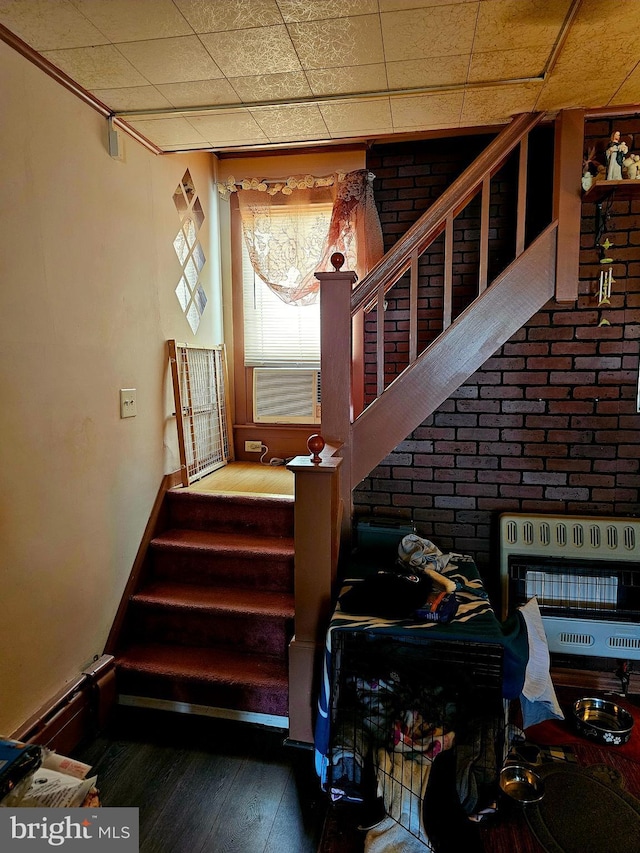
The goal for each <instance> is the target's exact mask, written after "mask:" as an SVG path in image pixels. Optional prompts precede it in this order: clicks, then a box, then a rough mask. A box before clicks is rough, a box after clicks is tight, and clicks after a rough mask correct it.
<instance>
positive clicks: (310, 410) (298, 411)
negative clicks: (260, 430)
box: [253, 367, 320, 424]
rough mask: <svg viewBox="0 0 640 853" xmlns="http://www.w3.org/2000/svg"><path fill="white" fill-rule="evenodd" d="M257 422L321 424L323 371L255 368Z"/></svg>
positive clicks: (255, 416)
mask: <svg viewBox="0 0 640 853" xmlns="http://www.w3.org/2000/svg"><path fill="white" fill-rule="evenodd" d="M253 421H254V423H256V424H319V423H320V371H319V370H311V369H308V368H302V367H255V368H254V370H253Z"/></svg>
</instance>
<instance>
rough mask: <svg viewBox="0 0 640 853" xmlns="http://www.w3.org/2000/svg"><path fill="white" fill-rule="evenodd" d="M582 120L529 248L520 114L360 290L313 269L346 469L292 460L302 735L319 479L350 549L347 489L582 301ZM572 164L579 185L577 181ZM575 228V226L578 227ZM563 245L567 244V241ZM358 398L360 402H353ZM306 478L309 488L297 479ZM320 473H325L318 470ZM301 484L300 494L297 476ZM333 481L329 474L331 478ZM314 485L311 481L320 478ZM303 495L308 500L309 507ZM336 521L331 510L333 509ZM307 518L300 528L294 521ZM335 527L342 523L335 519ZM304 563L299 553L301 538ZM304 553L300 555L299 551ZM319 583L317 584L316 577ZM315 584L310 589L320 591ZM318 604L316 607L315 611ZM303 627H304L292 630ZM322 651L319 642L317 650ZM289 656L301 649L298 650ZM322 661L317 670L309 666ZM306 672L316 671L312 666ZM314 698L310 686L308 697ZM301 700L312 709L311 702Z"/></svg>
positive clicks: (339, 276)
mask: <svg viewBox="0 0 640 853" xmlns="http://www.w3.org/2000/svg"><path fill="white" fill-rule="evenodd" d="M581 116H582V113H580V117H578V116H570V117H569V120H563V116H562V114H560V115H559V116H558V117H557V118H556V139H555V175H554V203H553V221H552V222H551V223H550V224H549V225H548V226H547V227H546V228H545V229H544V230H543V232H542V233H541V234H540V235H539V236H538V237H537V238H536V239H535V240H534V241H533V242H532V243H531V245H530V246H528V247H527V246H526V245H525V213H526V207H527V204H526V184H527V180H526V172H527V154H528V135H529V133H530V131H531V130H532V129H533V128H534V127H535V126H536V125H537V124H538V123H539V121H540V120H541V118H542V115H539V114H523V115H519V116H517V117H516V118H514V119H513V121H512V122H511V123H510V124H509V125H507V126H506V127H505V128H504V129H503V130H502V131H501V133H499V134H498V136H497V137H496V138H495V139H494V140H493V141H492V142H491V143H490V144H489V146H488V147H487V148H486V149H485V150H484V151H483V152H482V154H480V156H479V157H478V158H477V159H476V160H475V161H474V162H473V163H472V164H471V166H470V167H469V168H468V169H467V170H466V171H465V172H464V173H463V174H462V175H461V176H460V177H459V178H458V179H457V180H455V181H454V182H453V183H452V184H451V185H450V187H449V188H448V189H447V190H445V192H443V194H442V195H441V196H440V198H439V199H438V200H437V201H436V202H435V203H434V204H433V205H432V207H431V208H429V210H428V211H427V212H426V213H425V214H423V216H422V217H421V218H420V219H419V220H418V221H417V222H416V223H415V224H414V225H413V226H412V227H411V228H410V229H409V230H408V231H407V232H406V234H405V235H404V236H403V237H402V238H400V240H398V242H397V243H396V244H395V246H394V247H393V248H392V249H391V251H390V252H388V253H387V254H386V255H385V256H384V258H382V259H381V261H380V262H379V263H378V264H377V265H376V266H375V267H374V268H373V269H372V270H371V271H370V272H369V274H368V275H367V276H366V277H365V278H364V279H363V280H362V282H360V283H359V284H358V286H357V287H355V288H354V283H355V280H356V276H355V273H353V272H351V271H348V270H347V271H342V270H340V271H336V272H332V273H328V272H322V273H317V278H318V279H319V280H320V313H321V318H322V328H321V348H322V349H321V351H322V356H321V371H322V429H321V432H322V435H323V436H324V438H325V439H326V441H327V443H330V444H331V445H333V447H334V448H339V451H338V452H339V456H340V458H341V462H342V464H341V465H340V466H339V467H338V466H337V465H336V464H335V463H336V462H337V461H339V460H338V459H336V458H335V455H332V457H331V458H332V460H333V461H332V463H331V465H330V466H328V467H325V466H324V465H318V464H315V465H314V464H313V463H310V462H309V461H308V459H307V458H306V457H297V458H296V459H295V460H293V462H292V463H291V465H290V466H289V467H290V468H291V469H292V470H294V471H295V470H296V468H298V469H299V470H298V471H296V531H295V537H296V586H297V585H298V583H300V584H301V588H302V589H303V590H304V591H305V592H304V595H303V596H301V598H300V602H299V600H298V592H296V625H297V624H298V615H297V614H298V608H299V605H300V607H303V608H306V610H307V612H311V613H312V614H314V616H312V618H311V619H306V621H305V628H304V637H300V644H301V645H300V647H299V648H298V649H297V652H296V654H295V655H292V658H293V659H294V661H295V681H297V682H298V683H299V684H301V685H302V690H303V692H304V695H305V697H306V698H304V699H302V700H301V701H299V702H298V704H297V705H295V703H296V699H295V698H294V697H293V694H295V692H296V691H297V688H296V686H295V684H293V683H292V681H291V679H290V685H291V686H292V688H293V691H292V702H293V703H294V705H295V707H294V706H290V720H291V725H292V727H293V729H294V730H295V732H296V733H297V739H300V740H311V739H312V730H313V728H312V718H313V714H312V710H311V708H310V706H309V705H308V702H309V695H308V692H307V691H308V690H309V688H310V687H311V685H313V681H314V680H313V674H314V672H316V673H317V672H318V669H317V665H318V660H317V657H318V654H319V652H320V651H321V649H322V646H323V644H322V636H321V635H322V630H323V625H324V623H322V622H321V624H313V623H314V618H315V617H317V616H319V615H320V614H321V613H324V612H325V611H326V602H327V595H328V594H329V591H330V590H331V587H332V583H333V581H334V579H335V577H336V571H335V562H334V561H335V560H336V559H337V552H336V550H335V549H334V548H333V547H332V546H331V544H330V542H329V541H326V542H325V544H324V545H323V546H322V547H321V549H320V550H321V551H322V553H319V552H318V551H313V549H312V548H311V547H310V546H309V542H310V541H311V542H313V541H314V539H315V541H316V542H317V538H316V533H317V530H316V527H317V525H316V522H315V521H314V518H315V517H316V514H317V516H318V518H320V519H322V522H321V529H322V530H323V531H325V537H326V536H327V534H326V531H328V530H331V529H333V528H332V523H331V521H330V516H329V515H328V514H327V513H328V512H329V503H327V504H326V506H325V507H323V506H322V505H321V501H320V499H319V498H320V494H319V492H318V490H317V487H319V486H320V484H321V481H323V480H326V478H327V477H328V478H329V480H333V481H335V480H336V478H338V479H339V483H338V484H337V485H338V489H339V496H338V499H337V500H336V498H335V495H334V492H333V487H330V486H328V485H327V486H324V487H323V488H321V489H320V491H322V490H323V489H324V490H325V491H326V492H327V495H328V496H329V495H333V497H331V498H330V499H329V497H327V501H329V502H330V504H331V505H333V506H334V507H338V506H339V507H341V508H342V515H341V517H342V521H341V539H342V545H343V547H344V546H345V545H347V546H348V545H349V543H350V534H351V521H352V489H353V488H354V487H355V486H356V485H357V484H358V483H359V482H360V481H361V480H362V479H363V478H364V477H366V476H367V475H368V474H369V473H370V472H371V471H372V470H373V469H374V468H375V466H376V465H378V464H379V463H380V462H381V461H382V459H384V457H385V456H386V455H387V454H388V453H389V452H391V451H392V450H393V448H394V447H396V446H397V444H398V443H399V442H401V441H403V440H404V439H405V438H406V437H407V436H408V435H409V434H410V433H411V432H412V431H413V430H414V429H416V428H417V427H418V426H419V425H420V424H421V423H422V422H423V421H424V420H425V419H426V418H427V417H429V415H431V414H432V413H433V412H434V411H435V409H436V408H437V407H438V406H439V405H440V404H441V403H442V402H443V401H444V400H446V399H447V398H448V397H449V396H450V395H451V393H453V391H455V390H456V388H458V387H459V386H460V385H462V384H463V383H464V382H465V381H466V380H467V379H468V378H469V377H470V376H471V375H472V374H473V373H474V372H475V371H476V370H477V369H478V368H479V367H480V366H481V365H482V364H483V363H484V361H486V359H487V358H489V357H490V356H491V355H492V354H493V353H494V352H495V351H496V350H497V349H498V348H499V347H500V346H501V345H502V344H503V343H505V341H507V340H508V339H509V338H510V337H511V336H512V335H513V334H514V333H515V332H517V331H518V330H519V329H520V328H521V327H522V326H523V325H524V324H525V323H526V322H527V320H529V319H530V318H531V317H532V316H533V314H535V312H536V311H537V310H539V309H540V308H541V307H542V306H543V305H544V304H545V303H546V302H547V301H548V300H549V299H551V298H552V297H553V296H554V293H556V297H557V298H558V299H562V300H563V301H569V300H575V299H576V298H577V281H578V251H579V242H578V243H577V244H576V245H575V247H574V246H573V243H572V242H571V241H568V246H569V255H567V256H565V257H563V259H562V261H561V263H560V264H558V257H557V255H558V234H559V233H562V234H566V235H567V236H568V237H570V236H571V235H575V233H576V228H577V231H578V233H579V219H580V192H579V186H580V178H579V169H580V164H581V157H582V135H581V126H582V125H581V123H580V122H581ZM518 145H519V146H520V151H519V160H518V197H517V202H516V209H517V223H516V229H515V258H514V260H513V262H512V263H511V264H510V265H509V266H508V267H507V268H506V269H505V270H504V271H503V272H502V273H501V274H500V275H499V276H498V277H497V278H496V280H495V281H493V282H489V280H488V278H489V275H488V240H489V192H490V183H491V178H492V176H493V175H494V174H495V173H496V172H497V171H498V170H499V169H500V168H501V166H502V165H503V164H504V162H505V161H506V159H507V157H509V155H510V154H511V153H512V152H513V151H514V149H515V148H516V146H518ZM576 163H577V169H578V174H577V180H574V178H575V175H574V172H575V169H576ZM479 192H480V193H481V194H482V196H481V202H480V209H481V225H480V250H479V265H478V286H477V295H476V297H475V299H474V300H473V301H472V302H471V303H470V304H468V305H467V307H466V308H465V309H464V310H462V312H461V313H460V314H459V316H457V317H456V318H455V320H454V319H453V312H452V287H453V274H452V270H453V249H454V241H453V227H454V221H455V218H456V216H457V215H458V214H459V213H460V212H461V211H462V210H464V208H465V207H466V205H467V204H468V203H469V201H470V200H471V199H472V198H473V197H474V196H475V195H476V194H477V193H479ZM576 223H577V225H576ZM443 233H444V245H445V260H444V276H443V278H444V300H443V303H444V305H443V317H442V332H441V333H440V335H439V336H438V337H437V338H436V339H435V340H433V341H431V343H429V345H428V346H427V347H426V348H425V349H424V350H423V351H422V352H420V353H419V352H418V336H417V304H418V284H419V282H418V259H419V257H420V255H421V254H422V253H423V252H425V250H426V249H427V248H428V247H429V246H430V245H431V243H432V242H433V241H434V240H435V239H436V238H437V237H439V236H440V235H441V234H443ZM563 251H564V248H563ZM556 269H562V276H563V280H562V283H561V286H559V287H558V290H557V291H556ZM408 270H409V271H410V282H409V305H410V319H409V356H408V364H407V366H406V367H405V368H404V370H403V372H402V373H401V374H400V375H398V376H396V377H395V379H394V380H393V381H392V382H391V383H390V384H389V385H388V387H385V382H384V377H385V372H384V353H385V340H384V309H385V296H386V294H387V293H388V291H389V290H390V288H392V287H393V286H394V285H395V284H396V283H397V282H398V281H399V279H400V278H401V277H402V276H403V275H404V274H405V272H407V271H408ZM373 309H375V316H376V321H377V381H376V386H377V391H376V394H377V395H376V398H375V399H374V400H373V401H372V402H370V404H369V405H368V406H367V407H366V408H365V409H364V411H357V410H354V403H353V400H354V395H352V379H351V352H352V328H353V323H354V320H355V318H356V317H357V315H358V314H359V313H360V312H363V311H364V312H370V311H372V310H373ZM356 405H357V404H356ZM300 474H302V476H303V478H304V481H305V482H304V485H303V483H302V481H301V480H299V477H300ZM323 475H324V476H323ZM299 481H300V484H301V486H302V488H301V490H300V492H299V491H298V482H299ZM327 483H328V481H327ZM314 484H315V485H314ZM305 501H308V502H309V503H308V505H307V506H305V505H304V502H305ZM333 519H334V521H333V524H334V525H335V523H336V520H335V519H336V516H335V515H334V516H333ZM299 522H300V523H299ZM338 523H339V522H338ZM305 541H306V542H307V546H306V551H304V554H305V555H306V556H305V559H304V560H303V559H302V556H301V557H300V560H299V558H298V547H299V545H298V543H300V545H301V548H303V549H304V544H303V543H305ZM301 555H302V551H301ZM316 581H318V586H317V587H314V583H315V582H316ZM314 590H315V591H314ZM310 606H311V608H312V609H311V611H309V609H308V608H309V607H310ZM296 630H297V629H296ZM314 646H315V648H314ZM292 651H296V650H295V649H293V650H292ZM314 666H315V669H313V667H314ZM310 667H311V668H310ZM313 695H314V693H313V691H312V696H313ZM305 702H306V703H307V705H305Z"/></svg>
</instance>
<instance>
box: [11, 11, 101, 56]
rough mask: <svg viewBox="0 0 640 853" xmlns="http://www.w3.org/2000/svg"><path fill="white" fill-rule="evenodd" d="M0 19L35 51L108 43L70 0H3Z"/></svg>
mask: <svg viewBox="0 0 640 853" xmlns="http://www.w3.org/2000/svg"><path fill="white" fill-rule="evenodd" d="M0 20H1V21H2V23H3V24H4V26H5V27H7V28H8V29H10V30H11V32H13V33H15V34H16V35H17V36H18V37H19V38H21V39H22V40H23V41H26V42H27V44H29V45H31V47H33V48H35V49H36V50H59V49H61V48H66V47H86V46H88V45H93V44H107V43H108V42H109V39H108V38H107V37H106V36H105V35H103V33H101V32H100V30H98V29H97V28H96V27H94V25H93V24H92V23H91V22H90V21H87V19H86V18H85V17H84V15H82V14H81V13H80V12H79V11H78V10H77V9H76V8H75V6H73V5H72V4H71V3H70V2H69V0H30V2H29V3H16V2H15V0H0Z"/></svg>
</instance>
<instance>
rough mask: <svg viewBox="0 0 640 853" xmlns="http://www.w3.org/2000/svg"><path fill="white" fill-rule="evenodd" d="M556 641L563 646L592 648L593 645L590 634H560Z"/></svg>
mask: <svg viewBox="0 0 640 853" xmlns="http://www.w3.org/2000/svg"><path fill="white" fill-rule="evenodd" d="M558 640H559V642H560V643H561V644H562V645H563V646H592V645H593V644H594V643H595V639H594V638H593V637H592V636H591V634H568V633H561V634H560V635H559V637H558Z"/></svg>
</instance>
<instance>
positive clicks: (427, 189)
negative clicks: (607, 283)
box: [354, 119, 640, 586]
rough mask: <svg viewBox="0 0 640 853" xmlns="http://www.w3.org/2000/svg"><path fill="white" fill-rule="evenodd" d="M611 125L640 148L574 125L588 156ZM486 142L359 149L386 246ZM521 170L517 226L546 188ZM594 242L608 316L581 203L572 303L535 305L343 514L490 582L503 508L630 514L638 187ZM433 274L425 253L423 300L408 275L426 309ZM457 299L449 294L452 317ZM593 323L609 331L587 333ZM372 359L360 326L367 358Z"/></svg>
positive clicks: (396, 318) (508, 188) (635, 504)
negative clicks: (607, 267)
mask: <svg viewBox="0 0 640 853" xmlns="http://www.w3.org/2000/svg"><path fill="white" fill-rule="evenodd" d="M614 124H615V127H616V128H617V129H620V131H621V132H622V133H623V134H637V139H638V143H637V146H638V150H639V151H640V121H637V120H631V119H625V120H623V121H622V120H621V121H619V122H610V121H598V122H588V123H587V127H586V144H587V145H588V144H589V143H594V142H596V141H597V142H598V145H599V146H600V147H602V142H603V141H606V140H607V139H608V138H609V135H610V132H611V130H612V129H613V125H614ZM545 132H546V131H545V129H541V131H540V137H539V140H540V144H539V145H538V146H537V148H536V150H537V151H539V152H540V156H541V157H542V155H543V152H544V149H545V146H547V145H549V146H550V139H551V136H550V135H547V136H546V137H545V135H544V134H545ZM486 141H487V140H486V138H485V139H482V138H478V137H473V138H469V137H466V138H464V137H463V138H460V139H457V140H436V141H431V142H430V143H428V144H427V143H411V144H406V145H404V146H401V145H398V144H395V145H393V146H376V147H374V148H373V149H372V152H371V157H370V162H369V164H368V165H369V168H371V169H372V171H373V172H374V173H375V174H376V176H377V178H376V198H377V203H378V207H379V210H380V217H381V220H382V225H383V231H384V234H385V241H386V248H389V247H390V246H391V245H392V244H393V243H394V242H395V240H397V239H398V237H399V236H400V235H401V234H402V233H404V232H405V231H406V230H407V228H408V227H409V226H410V224H411V223H412V222H413V221H414V220H415V219H416V218H418V216H419V215H420V214H421V213H422V212H423V211H424V210H425V209H426V208H427V207H428V205H429V204H430V203H431V201H432V200H433V199H434V198H435V197H436V195H437V194H439V193H440V192H441V191H442V189H443V188H444V186H446V185H447V184H448V182H450V181H451V179H452V178H453V177H455V175H456V174H457V173H458V171H460V170H461V169H462V168H464V165H465V161H466V162H468V160H467V157H468V155H469V154H470V153H471V152H476V151H477V150H478V147H479V146H480V145H484V144H486ZM471 156H474V155H473V154H471ZM469 159H470V157H469ZM536 168H537V169H538V173H537V175H536V169H535V168H534V170H533V171H534V179H535V184H534V185H535V187H536V192H535V193H533V197H534V198H539V199H540V204H539V205H538V207H537V209H536V210H534V211H533V217H532V219H533V221H534V225H535V224H537V225H541V224H544V219H545V217H547V216H548V213H549V210H550V199H549V196H548V194H547V192H546V189H544V188H545V187H549V186H550V174H549V172H550V170H549V169H548V168H547V167H543V166H542V159H541V165H540V166H539V167H536ZM543 168H544V169H545V174H542V172H541V169H543ZM639 183H640V182H639ZM513 184H514V181H513V172H512V171H510V169H509V167H507V169H506V170H505V174H504V177H503V176H501V178H500V180H499V181H498V182H497V186H496V188H495V189H494V192H495V199H494V197H493V196H492V213H493V214H494V220H493V222H492V245H491V257H492V261H491V263H492V269H493V273H494V274H495V272H496V271H497V270H498V269H499V268H501V267H502V266H504V265H505V264H506V263H508V261H509V260H510V256H511V253H512V240H513V235H512V230H511V228H510V220H512V217H511V215H510V210H511V209H512V203H513ZM467 214H468V215H467ZM463 216H464V217H465V218H466V220H467V221H465V222H464V223H463V224H462V225H460V226H459V227H457V228H456V230H457V231H459V232H461V233H462V237H463V240H462V246H458V248H457V249H456V251H457V252H458V256H457V258H456V269H455V270H454V273H455V281H456V283H457V285H458V286H459V287H460V286H462V290H463V291H464V288H465V287H470V280H471V279H473V275H474V272H473V270H474V269H475V266H474V265H475V264H476V259H475V258H474V257H473V254H474V252H477V249H476V248H474V245H475V239H476V234H475V233H474V230H475V229H476V228H477V211H476V210H474V209H471V210H470V211H469V212H467V211H465V213H464V214H463ZM607 235H608V236H609V239H610V240H611V242H612V243H613V244H614V246H613V248H612V249H611V250H610V253H611V255H612V257H613V258H614V266H613V270H614V278H615V283H614V286H613V293H612V298H611V305H610V306H607V307H606V308H601V309H599V308H598V307H597V301H598V300H597V283H598V274H599V271H600V265H599V257H600V256H599V253H598V251H597V249H596V248H595V245H594V241H595V205H594V204H587V203H584V204H583V210H582V235H581V252H580V284H579V299H578V301H577V303H575V304H570V305H559V304H556V303H555V302H553V301H552V302H549V303H548V304H547V305H545V307H544V308H543V309H542V310H541V311H539V312H538V313H537V314H536V315H535V316H534V317H533V318H532V319H531V320H530V321H529V322H528V323H527V325H526V326H525V327H524V328H522V329H521V330H520V331H519V332H518V333H517V334H516V335H514V336H513V338H511V339H510V340H509V341H508V342H507V343H506V344H505V345H504V346H503V347H502V348H501V349H500V350H498V352H496V353H495V354H494V355H493V357H492V358H490V359H489V360H488V361H487V362H486V363H485V364H484V365H483V367H482V368H481V369H480V370H478V371H477V372H476V373H475V374H474V375H473V376H472V377H471V378H470V379H469V380H468V381H467V382H466V383H465V384H464V385H463V386H462V387H461V388H460V389H459V390H458V391H457V392H456V393H455V394H454V395H453V396H452V397H451V398H450V399H448V400H447V401H446V402H445V403H444V404H443V405H442V406H440V408H439V409H438V410H437V411H436V412H435V414H434V415H433V416H432V417H430V418H429V419H428V420H427V421H425V422H424V423H423V424H422V425H421V426H420V427H419V428H418V429H416V430H415V431H414V432H413V433H412V434H411V435H410V436H408V437H407V439H406V440H405V441H404V442H402V444H400V445H399V446H398V447H397V448H396V449H395V451H394V452H393V453H391V454H390V455H389V456H388V457H387V458H386V459H385V460H384V461H383V462H382V464H381V465H380V466H379V467H378V468H377V469H376V470H375V471H374V472H372V474H371V476H369V477H368V478H366V479H365V480H364V481H363V482H362V483H361V484H360V485H359V486H358V488H357V489H356V491H355V495H354V498H355V505H356V513H357V514H359V515H369V514H372V513H373V514H377V515H384V516H397V517H400V518H408V517H411V518H413V519H414V521H415V522H416V524H417V527H418V530H419V532H420V533H421V535H424V536H426V537H427V538H429V539H432V540H433V541H434V542H436V544H438V545H439V546H440V548H442V549H443V550H456V551H462V552H465V553H470V554H473V555H474V556H475V557H476V560H477V562H478V564H479V566H480V567H481V569H482V571H483V573H484V574H485V577H486V578H487V581H488V583H489V585H490V586H491V585H492V582H495V583H496V584H497V569H496V566H497V563H496V547H497V519H498V516H499V514H500V513H502V512H510V511H511V512H538V513H564V512H566V513H574V514H585V515H637V514H638V513H640V503H639V486H640V473H639V459H640V415H638V414H637V413H636V394H637V380H638V352H639V336H640V187H639V194H638V196H637V197H636V198H635V199H634V200H633V201H614V203H613V204H612V206H611V208H610V215H609V217H608V220H607ZM458 236H460V235H458ZM434 254H437V249H434ZM467 264H468V268H467V266H466V265H467ZM435 266H436V265H435V264H434V258H431V259H430V260H429V261H425V262H424V269H422V267H421V272H422V275H423V276H424V278H425V281H427V282H428V285H427V287H426V291H425V293H424V295H423V293H422V290H423V280H422V278H421V300H422V299H424V300H425V301H424V303H423V304H424V305H425V306H426V305H428V300H429V299H431V300H433V301H434V303H435V302H437V301H438V299H441V290H440V292H438V287H439V285H440V286H441V282H440V283H438V282H437V275H438V273H433V270H434V269H435ZM430 271H431V273H430ZM431 274H432V278H431V279H430V275H431ZM465 277H466V278H465ZM391 294H392V291H390V294H389V295H390V296H391ZM406 295H407V294H406V289H405V291H404V292H400V293H399V294H398V295H397V296H395V295H394V297H393V299H390V300H389V307H388V309H387V320H386V322H387V329H388V330H389V329H391V328H393V327H394V326H395V329H396V330H397V335H396V338H397V340H396V341H395V342H393V343H392V345H391V346H390V348H389V349H390V351H389V352H388V353H387V357H388V359H389V362H390V365H391V366H390V367H389V369H388V371H387V373H388V374H389V378H393V375H395V373H397V372H399V370H400V369H402V367H403V366H404V363H406V362H405V359H406V355H405V353H404V352H403V350H404V349H405V348H406V343H405V341H406V336H405V335H404V332H405V329H404V328H403V324H404V325H406V322H407V316H406V303H404V302H403V300H406ZM466 298H467V295H466V294H465V293H464V292H463V295H462V297H461V299H460V301H459V302H458V310H459V308H460V305H461V304H464V300H465V299H466ZM427 313H428V312H427ZM436 313H437V312H436V311H435V310H434V312H433V318H432V322H433V327H432V328H431V329H428V328H427V326H428V320H424V321H423V322H424V328H423V330H422V333H421V334H422V340H423V341H427V340H428V339H429V335H431V334H434V333H435V332H437V331H438V329H437V325H438V323H439V320H437V319H436ZM603 318H604V319H606V320H607V321H608V325H602V326H601V325H599V322H600V321H601V320H602V319H603ZM393 347H395V349H396V350H397V351H392V348H393ZM373 350H374V340H373V329H372V327H370V326H368V329H367V351H368V356H367V357H368V358H369V359H371V353H372V352H373ZM369 369H370V370H371V369H372V368H371V363H369Z"/></svg>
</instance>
